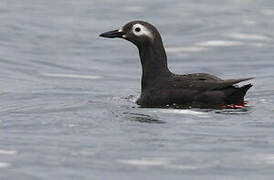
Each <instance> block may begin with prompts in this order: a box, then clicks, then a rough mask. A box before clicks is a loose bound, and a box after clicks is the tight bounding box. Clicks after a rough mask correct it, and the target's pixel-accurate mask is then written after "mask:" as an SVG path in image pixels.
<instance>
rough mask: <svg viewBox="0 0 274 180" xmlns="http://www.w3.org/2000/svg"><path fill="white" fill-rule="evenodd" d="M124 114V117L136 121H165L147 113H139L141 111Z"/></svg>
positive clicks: (162, 122)
mask: <svg viewBox="0 0 274 180" xmlns="http://www.w3.org/2000/svg"><path fill="white" fill-rule="evenodd" d="M124 114H126V118H127V119H128V120H131V121H136V122H140V123H149V124H164V123H166V122H164V121H161V120H158V119H157V118H155V117H152V116H150V115H147V114H141V113H128V112H127V113H124Z"/></svg>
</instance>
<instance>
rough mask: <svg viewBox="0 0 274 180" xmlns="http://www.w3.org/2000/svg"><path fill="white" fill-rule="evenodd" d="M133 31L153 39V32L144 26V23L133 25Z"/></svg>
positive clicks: (137, 34) (135, 33)
mask: <svg viewBox="0 0 274 180" xmlns="http://www.w3.org/2000/svg"><path fill="white" fill-rule="evenodd" d="M132 31H133V34H134V35H136V36H147V37H149V38H150V39H153V34H152V32H151V31H150V30H149V29H148V28H146V27H145V26H143V25H142V24H134V25H133V26H132Z"/></svg>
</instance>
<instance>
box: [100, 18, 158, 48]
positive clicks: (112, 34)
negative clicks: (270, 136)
mask: <svg viewBox="0 0 274 180" xmlns="http://www.w3.org/2000/svg"><path fill="white" fill-rule="evenodd" d="M100 37H105V38H122V39H126V40H128V41H130V42H132V43H133V44H135V45H136V46H137V47H140V46H146V45H152V44H153V43H155V41H157V39H159V40H160V41H161V37H160V34H159V32H158V31H157V29H156V28H155V27H154V26H153V25H151V24H149V23H147V22H144V21H131V22H129V23H127V24H125V25H124V26H122V27H121V28H120V29H117V30H113V31H108V32H105V33H102V34H100Z"/></svg>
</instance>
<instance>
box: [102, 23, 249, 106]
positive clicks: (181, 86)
mask: <svg viewBox="0 0 274 180" xmlns="http://www.w3.org/2000/svg"><path fill="white" fill-rule="evenodd" d="M100 36H101V37H106V38H122V39H126V40H128V41H130V42H132V43H133V44H135V45H136V46H137V48H138V50H139V55H140V59H141V63H142V84H141V89H142V90H141V96H140V97H139V99H138V100H137V102H136V103H137V104H138V105H140V106H141V107H162V106H170V105H180V106H191V107H201V106H214V107H216V106H217V107H220V106H222V105H230V104H243V103H244V96H245V94H246V92H247V90H248V89H249V88H250V87H252V85H251V84H247V85H244V86H242V87H238V86H237V85H235V84H237V83H239V82H242V81H246V80H250V79H252V78H242V79H228V80H223V79H220V78H218V77H216V76H213V75H210V74H207V73H195V74H185V75H177V74H174V73H172V72H170V70H169V69H168V66H167V56H166V52H165V49H164V46H163V42H162V38H161V36H160V33H159V32H158V30H157V29H156V28H155V27H154V26H153V25H151V24H149V23H147V22H144V21H131V22H129V23H127V24H126V25H124V26H122V27H121V28H120V29H117V30H114V31H109V32H105V33H102V34H100Z"/></svg>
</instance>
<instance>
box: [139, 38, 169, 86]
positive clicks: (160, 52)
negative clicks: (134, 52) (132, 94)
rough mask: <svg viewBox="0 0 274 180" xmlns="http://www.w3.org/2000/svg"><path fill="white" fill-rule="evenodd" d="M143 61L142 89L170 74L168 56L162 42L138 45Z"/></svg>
mask: <svg viewBox="0 0 274 180" xmlns="http://www.w3.org/2000/svg"><path fill="white" fill-rule="evenodd" d="M138 49H139V55H140V59H141V63H142V91H143V90H144V89H146V88H149V87H151V86H153V85H154V84H155V83H156V82H157V81H159V80H161V78H162V79H164V78H165V77H167V76H169V75H170V74H171V72H170V71H169V69H168V66H167V57H166V52H165V49H164V46H163V45H162V43H159V44H158V46H157V45H147V46H142V47H138ZM156 80H157V81H156Z"/></svg>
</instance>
